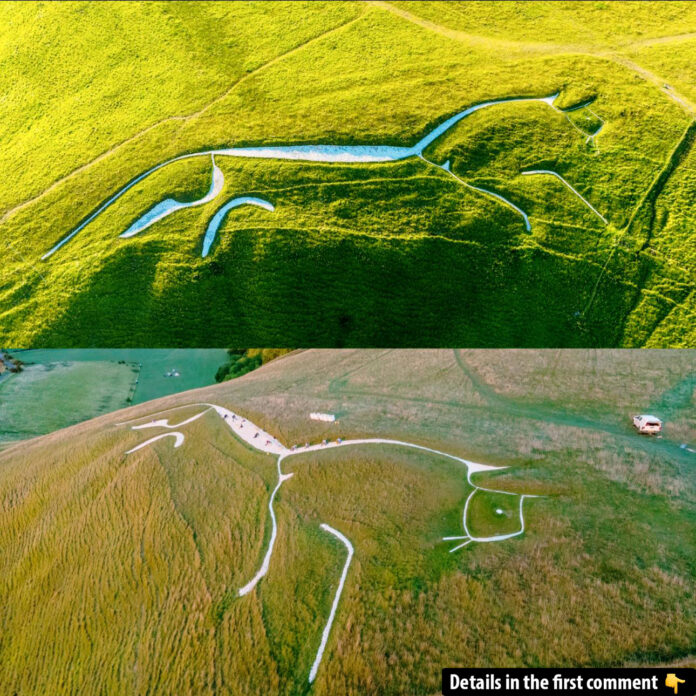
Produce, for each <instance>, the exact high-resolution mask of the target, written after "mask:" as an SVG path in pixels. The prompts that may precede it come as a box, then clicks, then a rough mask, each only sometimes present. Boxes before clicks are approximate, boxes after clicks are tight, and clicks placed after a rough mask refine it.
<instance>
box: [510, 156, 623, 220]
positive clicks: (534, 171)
mask: <svg viewBox="0 0 696 696" xmlns="http://www.w3.org/2000/svg"><path fill="white" fill-rule="evenodd" d="M530 174H531V175H543V174H548V175H549V176H555V177H556V178H557V179H558V180H559V181H560V182H561V183H562V184H563V185H564V186H565V187H566V188H568V189H569V190H570V191H572V192H573V193H574V194H575V195H576V196H577V197H578V198H579V199H580V200H581V201H582V202H583V203H584V204H585V205H586V206H587V207H588V208H589V209H590V210H591V211H592V212H593V213H594V214H595V215H597V216H598V217H599V219H600V220H601V221H602V222H603V223H604V224H605V225H608V224H609V220H607V219H606V218H605V217H604V215H602V213H600V212H599V210H597V208H595V207H594V206H593V205H592V203H590V202H589V201H588V200H587V198H585V197H584V196H583V195H582V194H580V193H578V191H576V190H575V189H574V188H573V187H572V186H571V185H570V184H569V183H568V182H567V181H566V180H565V179H564V178H563V177H562V176H561V175H560V174H559V173H558V172H554V171H551V170H550V169H530V170H528V171H526V172H522V176H526V175H530Z"/></svg>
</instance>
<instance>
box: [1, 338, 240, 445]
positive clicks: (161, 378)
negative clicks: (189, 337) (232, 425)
mask: <svg viewBox="0 0 696 696" xmlns="http://www.w3.org/2000/svg"><path fill="white" fill-rule="evenodd" d="M13 355H14V356H15V357H17V358H19V359H20V360H22V361H23V362H24V363H25V364H26V367H25V369H24V371H23V372H21V373H19V374H17V375H13V376H11V377H8V378H4V379H3V380H2V381H0V441H2V440H16V439H22V438H26V437H32V436H34V435H43V434H44V433H48V432H51V431H53V430H57V429H59V428H65V427H67V426H69V425H72V424H74V423H78V422H80V421H83V420H87V419H88V418H94V417H95V416H98V415H102V414H104V413H110V412H111V411H116V410H118V409H119V408H124V407H125V406H127V405H129V404H130V403H133V404H138V403H142V402H144V401H149V400H150V399H156V398H158V397H161V396H167V395H168V394H175V393H178V392H181V391H186V390H188V389H195V388H197V387H204V386H208V385H209V384H214V383H215V373H216V371H217V369H218V368H219V367H220V366H221V365H222V364H223V363H225V362H226V360H227V353H226V351H224V350H147V349H144V350H128V349H123V350H109V349H105V350H100V349H83V350H29V351H17V352H15V353H13ZM121 361H122V362H123V363H124V364H119V362H121ZM173 369H176V370H177V371H178V372H179V373H180V375H181V376H180V377H166V376H165V375H166V373H167V372H169V371H171V370H173ZM136 380H137V382H136Z"/></svg>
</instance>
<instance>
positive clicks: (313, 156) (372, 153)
mask: <svg viewBox="0 0 696 696" xmlns="http://www.w3.org/2000/svg"><path fill="white" fill-rule="evenodd" d="M559 94H560V93H559V92H556V93H555V94H552V95H550V96H548V97H509V98H506V99H496V100H493V101H487V102H481V103H479V104H474V105H473V106H470V107H468V108H467V109H464V110H463V111H460V112H459V113H457V114H455V115H454V116H451V117H450V118H448V119H447V120H445V121H443V122H442V123H441V124H440V125H438V126H436V127H435V128H433V129H432V130H431V131H430V132H429V133H428V134H427V135H425V136H424V137H423V138H421V139H420V140H419V141H418V142H417V143H416V144H415V145H413V146H412V147H396V146H391V145H326V144H317V145H269V146H259V147H231V148H221V149H215V150H201V151H199V152H191V153H189V154H186V155H179V156H178V157H172V158H171V159H168V160H166V161H164V162H161V163H160V164H157V165H155V166H154V167H151V168H150V169H148V170H147V171H145V172H143V173H142V174H140V175H138V176H136V177H135V178H134V179H133V180H132V181H130V182H129V183H127V184H126V185H125V186H123V187H122V188H120V189H119V190H118V191H116V193H114V194H113V195H112V196H111V197H109V198H108V199H107V200H106V201H105V202H104V203H102V204H101V205H100V206H99V207H98V208H97V209H96V210H95V211H94V212H93V213H92V214H91V215H89V216H88V217H87V218H86V219H85V220H83V221H82V222H81V223H80V224H79V225H78V226H77V227H76V228H75V229H74V230H72V231H71V232H70V233H69V234H67V235H66V236H65V237H64V238H63V239H61V240H60V241H59V242H58V243H57V244H56V245H55V246H54V247H53V248H52V249H50V250H49V251H47V252H46V253H45V254H44V255H43V256H42V257H41V260H42V261H45V260H46V259H48V258H49V257H50V256H52V255H53V254H54V253H55V252H56V251H58V250H59V249H60V248H61V247H62V246H63V245H64V244H67V242H69V241H70V240H71V239H72V238H73V237H74V236H75V235H76V234H77V233H78V232H80V231H81V230H83V229H84V228H85V227H86V226H87V225H88V224H89V223H90V222H92V220H94V219H95V218H96V217H97V216H98V215H100V214H101V213H102V212H104V210H106V209H107V208H108V207H109V206H110V205H111V204H112V203H114V202H115V201H116V200H118V199H119V198H120V197H121V196H122V195H123V194H124V193H126V192H127V191H128V190H130V189H131V188H132V187H133V186H135V185H136V184H137V183H139V182H141V181H142V180H143V179H145V178H146V177H147V176H149V175H150V174H152V173H153V172H156V171H157V170H159V169H162V167H166V166H167V165H168V164H172V163H174V162H179V161H181V160H184V159H190V158H191V157H203V156H208V155H210V156H211V157H212V158H213V163H214V161H215V160H214V158H215V156H216V155H217V156H224V157H245V158H256V159H259V158H260V159H278V160H300V161H307V162H325V163H346V162H354V163H373V162H396V161H399V160H404V159H408V158H409V157H417V156H421V155H422V153H423V150H425V148H426V147H428V145H430V144H431V143H433V142H434V141H435V140H436V139H437V138H439V137H440V136H441V135H442V134H443V133H445V132H446V131H448V130H449V129H450V128H452V127H453V126H454V125H455V124H456V123H458V122H459V121H461V120H462V119H463V118H465V117H466V116H469V114H472V113H474V112H476V111H479V110H480V109H484V108H487V107H489V106H496V105H498V104H509V103H511V102H543V103H545V104H548V105H549V106H550V107H551V108H552V109H554V111H559V112H561V113H562V111H561V110H560V109H558V107H556V106H554V101H555V100H556V98H557V97H558V95H559ZM213 166H214V167H215V168H217V165H215V164H214V165H213ZM472 188H474V189H476V187H472ZM477 190H479V189H477ZM480 190H481V191H483V192H484V193H487V194H489V195H495V194H493V193H492V192H490V191H485V190H484V189H480ZM211 193H212V189H211ZM209 195H210V194H209ZM216 195H217V194H216ZM500 198H502V196H501V197H500ZM206 199H207V197H206ZM206 199H204V200H206ZM503 200H505V199H503ZM202 202H203V201H199V202H197V203H196V204H199V203H202ZM187 205H188V204H187ZM511 205H512V204H511ZM169 212H173V210H172V211H168V212H167V214H169ZM157 219H160V218H159V217H158V218H157ZM155 221H156V220H153V221H152V223H150V224H154V222H155ZM147 227H149V224H148V225H147ZM142 229H145V228H142ZM121 236H123V235H121Z"/></svg>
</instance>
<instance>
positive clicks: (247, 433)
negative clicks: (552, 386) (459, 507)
mask: <svg viewBox="0 0 696 696" xmlns="http://www.w3.org/2000/svg"><path fill="white" fill-rule="evenodd" d="M193 406H206V407H207V408H206V409H205V410H204V411H201V412H200V413H197V414H195V415H194V416H191V417H189V418H187V419H185V420H184V421H182V422H181V423H178V424H177V425H170V424H169V420H168V419H160V420H153V421H150V422H148V423H143V424H140V425H132V426H131V429H132V430H140V429H144V428H154V427H164V428H175V427H180V426H183V425H186V424H188V423H191V422H193V421H195V420H197V419H198V418H201V417H202V416H203V415H205V414H206V413H208V412H209V411H211V410H213V411H215V412H216V413H217V414H218V415H219V416H221V417H222V419H223V420H224V422H225V423H227V425H228V426H229V428H230V429H231V430H232V432H233V433H234V434H235V435H236V436H237V437H238V438H240V439H241V440H243V441H244V442H246V443H247V444H248V445H251V447H252V448H254V449H256V450H259V451H261V452H264V453H266V454H271V455H276V456H277V457H278V459H277V461H276V467H277V471H278V482H277V483H276V485H275V488H274V489H273V491H272V493H271V496H270V499H269V501H268V511H269V514H270V518H271V536H270V539H269V542H268V548H267V549H266V553H265V554H264V558H263V561H262V563H261V567H260V568H259V570H258V571H257V572H256V574H255V575H254V577H253V578H252V579H251V580H250V581H249V582H248V583H247V584H246V585H244V586H243V587H242V588H240V589H239V591H238V596H239V597H243V596H244V595H246V594H248V593H249V592H251V591H252V590H253V589H254V588H255V587H256V585H257V584H258V583H259V582H260V580H261V579H262V578H263V577H264V576H265V575H266V574H267V573H268V569H269V566H270V562H271V556H272V554H273V549H274V547H275V542H276V539H277V536H278V521H277V518H276V515H275V510H274V508H273V503H274V501H275V498H276V495H277V493H278V491H279V490H280V487H281V485H282V484H283V482H284V481H287V480H288V479H289V478H292V477H293V476H294V473H288V474H284V473H283V470H282V466H281V464H282V462H283V460H284V459H287V458H288V457H291V456H293V455H297V454H305V453H307V452H318V451H322V450H327V449H332V448H336V447H347V446H355V445H369V444H381V445H396V446H401V447H409V448H412V449H418V450H422V451H425V452H430V453H432V454H435V455H439V456H442V457H446V458H449V459H453V460H455V461H458V462H461V463H462V464H464V465H465V466H466V471H467V474H466V477H467V482H468V483H469V485H471V486H472V487H473V488H474V490H473V491H472V492H471V493H470V494H469V496H468V497H467V499H466V502H465V504H464V511H463V513H462V525H463V528H464V532H465V535H463V536H447V537H443V541H454V540H457V541H460V540H462V539H463V540H464V541H463V543H460V544H458V545H457V546H455V547H454V548H453V549H451V550H450V553H453V552H455V551H457V550H459V549H461V548H463V547H465V546H467V545H468V544H470V543H471V542H473V541H477V542H483V543H488V542H493V541H504V540H506V539H511V538H513V537H516V536H520V535H521V534H523V533H524V530H525V523H524V509H523V506H524V500H525V498H536V497H539V496H535V495H530V494H524V495H521V494H518V493H511V492H509V491H499V490H495V489H492V488H485V487H483V486H478V485H476V484H475V483H473V481H472V480H471V476H472V474H475V473H477V472H482V471H497V470H501V469H507V468H508V467H504V466H503V467H499V466H491V465H489V464H479V463H477V462H472V461H469V460H468V459H463V458H462V457H458V456H457V455H454V454H449V453H447V452H443V451H441V450H436V449H433V448H431V447H425V446H424V445H418V444H416V443H413V442H405V441H402V440H390V439H386V438H360V439H355V440H336V441H332V442H323V443H322V444H319V445H304V446H302V447H295V448H293V449H289V448H287V447H286V446H285V445H283V444H282V443H281V442H280V441H279V440H277V439H276V438H274V437H273V436H272V435H270V434H269V433H267V432H266V431H264V430H262V429H261V428H259V427H258V426H257V425H255V424H254V423H252V422H251V421H249V420H247V419H246V418H243V417H242V416H240V415H238V414H236V413H234V412H233V411H231V410H230V409H227V408H225V407H223V406H218V405H216V404H212V403H206V402H202V403H193V404H186V405H183V406H174V407H172V408H169V409H165V410H164V411H159V412H157V413H155V414H151V415H150V416H141V417H140V418H135V419H132V420H130V421H124V422H122V423H118V425H130V424H131V423H136V422H137V421H140V420H143V418H152V417H153V416H157V415H161V414H163V413H168V412H170V411H176V410H180V409H184V408H191V407H193ZM245 425H246V426H247V427H246V428H245V427H244V426H245ZM172 435H174V436H177V441H176V444H175V445H174V446H175V447H179V446H181V444H182V443H183V441H184V436H183V435H182V434H181V433H179V432H175V433H164V434H162V435H158V436H157V437H154V438H151V439H150V440H147V441H146V442H143V443H142V444H140V445H138V446H137V447H134V448H132V449H130V450H128V452H126V454H131V453H132V452H136V451H137V450H140V449H142V448H143V447H146V446H147V445H150V444H152V443H153V442H155V441H157V440H160V439H161V438H163V437H167V436H172ZM479 491H487V492H491V493H500V494H504V495H512V496H519V498H520V505H519V515H520V529H519V530H517V531H516V532H511V533H509V534H498V535H493V536H489V537H477V536H474V535H473V534H472V533H471V531H470V530H469V527H468V526H467V523H466V517H467V512H468V509H469V503H470V501H471V499H472V497H473V496H474V495H475V494H476V493H477V492H479ZM320 526H321V528H322V529H324V530H325V531H327V532H329V533H330V534H333V535H334V536H335V537H337V538H338V539H339V540H340V541H341V542H343V544H344V545H345V546H346V548H347V549H348V557H347V559H346V563H345V564H344V566H343V572H342V573H341V579H340V582H339V585H338V589H337V591H336V594H335V596H334V601H333V604H332V607H331V613H330V614H329V619H328V621H327V623H326V625H325V626H324V631H323V633H322V640H321V643H320V645H319V649H318V651H317V654H316V657H315V659H314V663H313V664H312V668H311V670H310V673H309V683H310V684H311V683H312V682H313V681H314V679H315V677H316V674H317V670H318V669H319V664H320V663H321V659H322V657H323V654H324V650H325V649H326V645H327V642H328V639H329V634H330V632H331V626H332V624H333V621H334V618H335V615H336V610H337V608H338V602H339V600H340V597H341V593H342V592H343V586H344V584H345V580H346V576H347V574H348V568H349V566H350V563H351V561H352V558H353V553H354V548H353V545H352V544H351V543H350V541H349V540H348V539H347V538H346V537H345V536H344V535H343V534H341V532H339V531H338V530H336V529H334V528H333V527H331V526H329V525H328V524H326V523H322V524H321V525H320Z"/></svg>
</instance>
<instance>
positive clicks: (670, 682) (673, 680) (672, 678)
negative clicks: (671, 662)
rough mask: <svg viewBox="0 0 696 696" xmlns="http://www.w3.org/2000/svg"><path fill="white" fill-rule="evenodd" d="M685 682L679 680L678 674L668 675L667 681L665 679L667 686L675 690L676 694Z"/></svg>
mask: <svg viewBox="0 0 696 696" xmlns="http://www.w3.org/2000/svg"><path fill="white" fill-rule="evenodd" d="M683 683H684V680H683V679H679V678H678V677H677V675H676V674H668V675H667V679H665V686H671V687H672V688H673V689H674V693H675V694H676V693H677V689H678V688H679V684H683Z"/></svg>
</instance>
